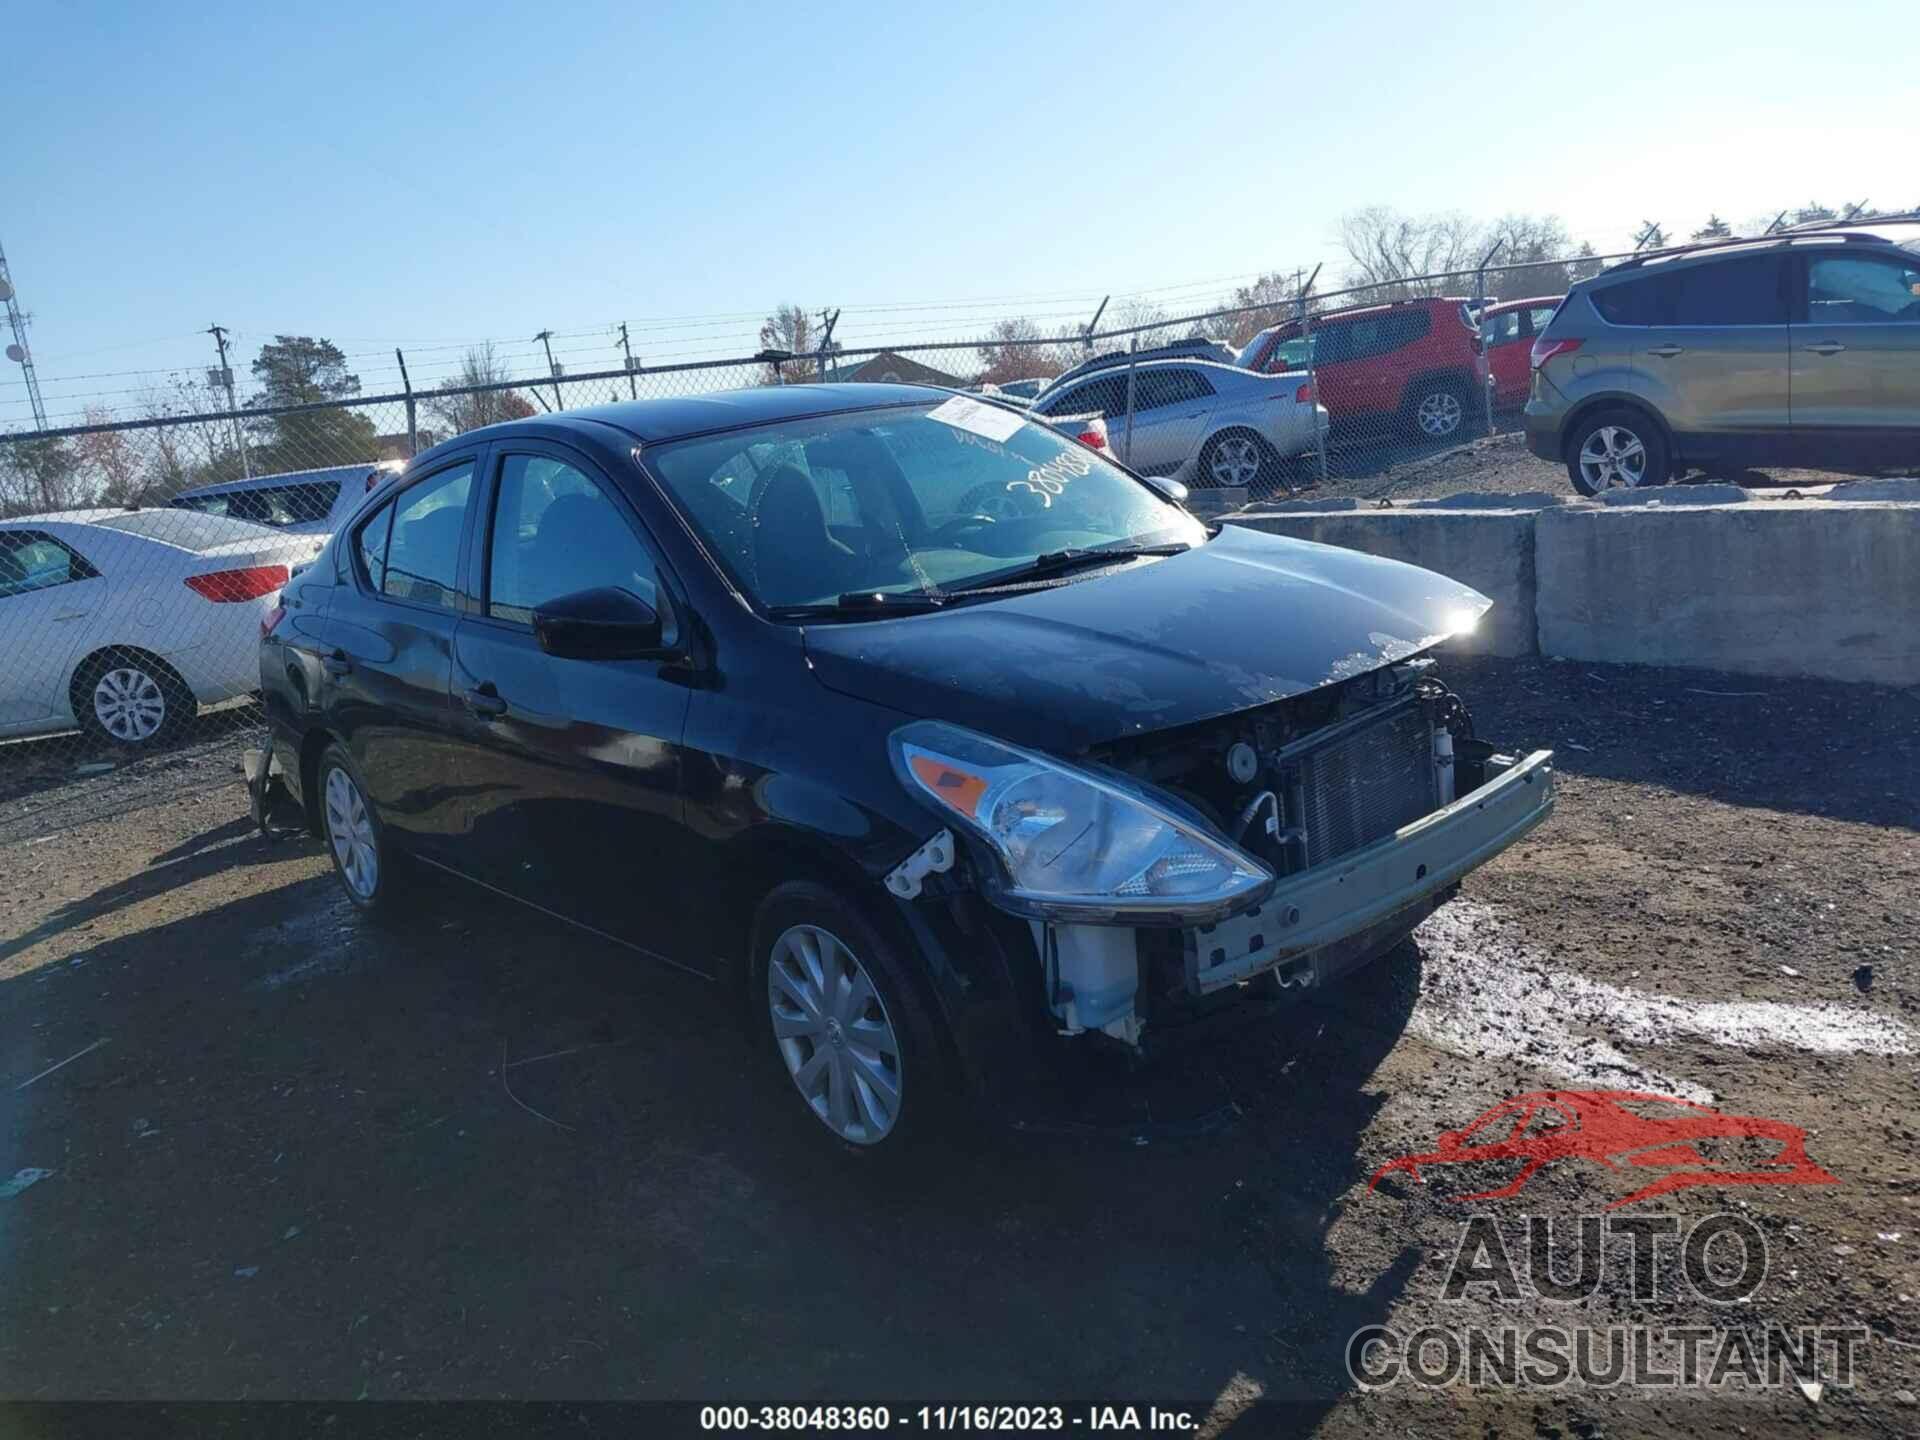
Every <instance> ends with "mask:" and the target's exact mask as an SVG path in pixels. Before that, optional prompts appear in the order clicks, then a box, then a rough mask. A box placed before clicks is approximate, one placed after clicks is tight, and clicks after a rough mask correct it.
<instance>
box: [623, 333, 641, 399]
mask: <svg viewBox="0 0 1920 1440" xmlns="http://www.w3.org/2000/svg"><path fill="white" fill-rule="evenodd" d="M620 353H621V354H623V355H625V356H626V357H627V397H628V398H629V399H631V400H638V399H639V398H640V387H639V386H638V385H636V384H635V383H634V379H633V375H634V371H636V370H638V369H639V368H640V367H639V366H637V365H635V364H634V363H633V347H632V346H631V345H629V344H628V343H627V322H626V321H624V320H622V321H621V322H620Z"/></svg>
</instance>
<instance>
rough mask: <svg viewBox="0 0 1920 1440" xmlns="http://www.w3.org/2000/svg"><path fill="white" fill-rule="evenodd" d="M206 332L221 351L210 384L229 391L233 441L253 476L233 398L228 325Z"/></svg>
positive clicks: (237, 405)
mask: <svg viewBox="0 0 1920 1440" xmlns="http://www.w3.org/2000/svg"><path fill="white" fill-rule="evenodd" d="M206 333H207V334H209V335H211V336H213V343H214V345H215V346H216V347H218V349H219V351H220V368H219V369H218V370H216V371H213V372H211V373H210V374H209V375H208V376H207V381H208V383H209V384H212V383H215V382H217V383H218V384H220V385H221V386H223V387H224V388H225V390H226V392H227V410H228V412H229V414H230V418H231V419H232V421H233V443H234V444H235V446H237V447H238V448H239V451H240V469H241V470H242V471H243V472H244V473H245V474H246V476H247V478H248V479H249V480H251V479H252V478H253V457H252V456H250V455H248V454H247V432H246V431H244V430H242V429H241V428H240V416H239V413H238V412H239V409H240V402H239V401H238V400H236V399H234V398H233V367H232V366H230V365H229V364H227V327H226V326H224V325H209V326H208V327H207V330H206Z"/></svg>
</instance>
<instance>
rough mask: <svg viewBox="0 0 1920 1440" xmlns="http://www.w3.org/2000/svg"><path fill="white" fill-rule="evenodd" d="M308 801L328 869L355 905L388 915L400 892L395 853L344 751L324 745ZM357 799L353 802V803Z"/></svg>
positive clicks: (362, 909)
mask: <svg viewBox="0 0 1920 1440" xmlns="http://www.w3.org/2000/svg"><path fill="white" fill-rule="evenodd" d="M314 796H315V799H314V800H313V802H312V803H313V804H315V805H316V806H317V808H318V810H319V815H320V839H321V840H322V841H323V842H324V843H325V845H326V847H327V855H328V857H329V858H330V859H331V860H332V861H333V873H334V875H335V877H336V878H337V879H338V880H339V881H340V888H341V889H342V890H344V891H346V894H347V899H348V900H350V901H351V902H352V903H353V906H354V908H355V909H356V910H361V911H364V912H366V913H367V914H370V915H380V916H389V915H392V914H393V913H394V912H395V910H396V909H397V908H398V901H399V898H400V897H401V896H402V895H404V893H405V885H404V883H401V876H400V874H399V870H400V866H399V863H398V862H399V859H400V857H399V856H398V855H397V854H395V853H394V851H393V848H392V847H391V846H390V845H388V843H387V833H386V827H385V826H383V825H382V824H381V823H380V817H379V815H377V814H376V813H375V812H374V808H373V802H372V801H370V800H368V799H367V787H366V784H365V783H364V782H363V781H362V780H361V779H360V772H359V771H358V770H356V769H355V768H354V765H353V761H352V760H351V759H350V758H349V757H348V755H347V752H346V750H345V749H344V748H343V747H341V746H340V745H338V744H333V745H329V746H327V748H326V751H325V753H323V754H322V755H321V756H320V764H319V766H318V768H317V769H316V770H315V772H314ZM356 802H357V803H356Z"/></svg>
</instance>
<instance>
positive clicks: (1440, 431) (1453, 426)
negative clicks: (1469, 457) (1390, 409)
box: [1407, 381, 1468, 440]
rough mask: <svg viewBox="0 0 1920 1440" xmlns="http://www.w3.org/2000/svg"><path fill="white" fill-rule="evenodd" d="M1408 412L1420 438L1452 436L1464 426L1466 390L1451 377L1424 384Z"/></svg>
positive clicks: (1465, 426)
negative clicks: (1449, 379)
mask: <svg viewBox="0 0 1920 1440" xmlns="http://www.w3.org/2000/svg"><path fill="white" fill-rule="evenodd" d="M1407 413H1408V415H1409V416H1410V417H1411V419H1412V421H1413V428H1414V429H1415V430H1416V431H1417V432H1418V433H1419V434H1420V436H1421V438H1422V439H1425V440H1447V439H1451V438H1452V437H1453V436H1455V435H1458V434H1460V433H1461V432H1462V431H1463V430H1465V429H1466V428H1467V417H1468V409H1467V396H1466V392H1465V391H1464V390H1462V389H1461V388H1460V387H1459V386H1458V385H1456V384H1454V383H1453V382H1452V381H1447V382H1445V383H1441V384H1433V385H1423V386H1421V387H1420V389H1419V391H1418V392H1417V393H1416V394H1415V396H1414V398H1413V403H1412V404H1411V405H1410V406H1409V407H1408V412H1407Z"/></svg>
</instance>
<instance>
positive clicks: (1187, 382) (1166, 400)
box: [1120, 370, 1213, 410]
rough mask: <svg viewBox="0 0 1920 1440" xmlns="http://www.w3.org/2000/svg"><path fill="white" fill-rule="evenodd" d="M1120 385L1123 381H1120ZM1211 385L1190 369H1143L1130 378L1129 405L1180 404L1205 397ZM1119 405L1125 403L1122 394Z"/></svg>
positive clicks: (1144, 408) (1137, 406)
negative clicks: (1131, 388)
mask: <svg viewBox="0 0 1920 1440" xmlns="http://www.w3.org/2000/svg"><path fill="white" fill-rule="evenodd" d="M1122 383H1123V384H1124V382H1122ZM1211 394H1213V386H1211V385H1209V384H1208V383H1207V381H1206V380H1205V379H1204V378H1203V377H1202V376H1201V375H1200V374H1199V373H1198V372H1196V371H1193V370H1143V371H1140V372H1138V373H1137V374H1136V375H1135V376H1134V377H1133V408H1134V409H1135V410H1152V409H1155V408H1157V407H1159V406H1161V405H1182V404H1186V403H1187V402H1189V401H1193V400H1201V399H1205V398H1206V397H1207V396H1209V395H1211ZM1120 403H1121V408H1122V409H1124V408H1125V406H1126V400H1125V398H1124V395H1123V397H1122V399H1121V402H1120Z"/></svg>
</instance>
